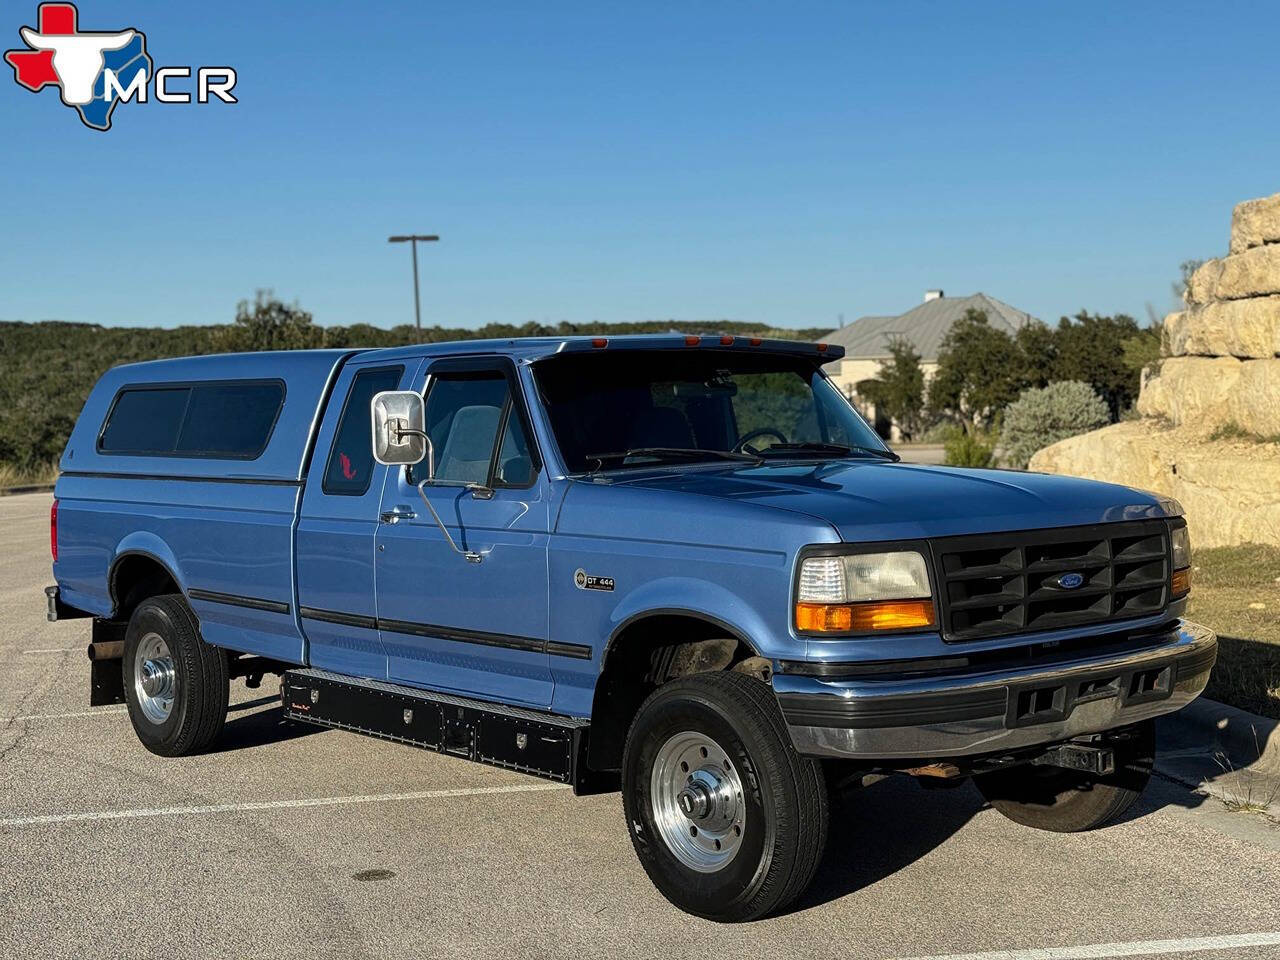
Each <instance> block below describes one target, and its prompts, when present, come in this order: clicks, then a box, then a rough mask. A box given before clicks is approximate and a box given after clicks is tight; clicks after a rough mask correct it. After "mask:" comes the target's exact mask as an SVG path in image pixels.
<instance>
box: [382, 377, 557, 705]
mask: <svg viewBox="0 0 1280 960" xmlns="http://www.w3.org/2000/svg"><path fill="white" fill-rule="evenodd" d="M424 386H425V390H426V394H425V395H426V425H427V434H428V435H429V436H430V437H431V441H432V446H433V449H434V451H435V465H436V477H437V479H439V480H447V481H451V482H454V483H458V484H461V483H473V484H478V485H480V487H481V488H482V489H480V490H471V489H465V488H463V487H461V486H433V485H431V484H428V485H426V486H425V487H424V488H423V490H424V492H425V494H426V496H427V497H428V498H429V502H430V505H431V507H434V509H435V511H436V513H437V514H438V515H439V518H440V521H441V523H443V524H444V525H445V526H446V527H447V528H448V531H449V533H450V535H451V536H452V537H453V539H454V540H455V541H456V542H457V544H458V546H459V547H460V548H461V549H463V550H471V551H476V552H478V553H480V554H481V555H482V560H481V561H480V562H479V563H472V562H469V561H468V560H466V559H464V557H462V556H460V555H459V554H458V553H457V552H455V551H454V549H453V547H451V546H450V544H449V541H448V539H447V538H446V537H445V536H444V534H443V532H442V531H441V529H440V527H439V526H438V525H437V524H436V522H435V520H434V519H433V518H432V516H431V512H430V510H429V509H428V507H427V504H426V503H424V502H423V501H422V499H421V497H420V496H419V493H418V490H417V489H416V488H415V483H414V481H416V480H418V479H421V477H412V474H411V473H410V472H409V471H406V470H405V469H403V468H401V469H395V470H389V471H388V474H387V478H386V486H385V488H384V490H383V498H382V520H381V521H380V522H379V524H378V533H377V538H376V539H377V550H376V553H375V557H376V561H375V562H376V565H377V599H378V626H379V631H380V635H381V638H382V643H383V646H384V647H385V649H386V652H387V657H388V674H389V677H390V679H391V680H393V681H396V682H400V683H408V684H413V685H415V686H424V687H430V688H433V689H439V690H448V691H453V692H457V693H462V694H469V695H473V696H480V697H483V698H486V699H493V700H500V701H504V702H508V703H519V704H530V705H537V706H546V705H548V704H550V702H551V688H552V681H551V671H550V669H549V666H548V661H547V652H546V638H547V542H548V530H549V516H550V513H549V509H548V490H547V485H546V479H545V476H544V471H543V470H542V469H541V466H542V464H541V458H540V456H539V455H538V451H537V448H536V444H535V441H534V434H533V431H532V429H531V424H530V421H529V415H528V409H527V407H526V405H525V401H524V397H523V394H522V391H521V387H520V382H519V378H518V377H517V376H516V371H515V367H514V364H512V363H511V362H510V361H509V360H507V359H506V358H493V357H484V358H479V357H470V358H445V359H439V360H435V361H433V362H429V364H428V367H427V371H426V383H425V385H424ZM425 469H426V467H425V464H423V465H420V466H419V467H417V468H415V470H416V471H417V472H419V473H422V472H423V471H425ZM411 477H412V479H411Z"/></svg>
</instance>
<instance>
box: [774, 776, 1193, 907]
mask: <svg viewBox="0 0 1280 960" xmlns="http://www.w3.org/2000/svg"><path fill="white" fill-rule="evenodd" d="M1203 802H1204V798H1203V797H1200V796H1197V795H1195V794H1192V793H1191V792H1190V791H1188V790H1186V789H1185V788H1180V787H1177V786H1175V785H1174V784H1171V783H1168V782H1165V781H1163V780H1160V779H1158V778H1153V780H1152V782H1151V785H1150V786H1149V787H1148V788H1147V790H1146V792H1145V793H1144V794H1143V797H1142V799H1141V800H1140V801H1139V802H1138V803H1136V804H1134V806H1133V807H1132V808H1131V809H1130V810H1129V811H1128V812H1127V813H1126V814H1125V815H1124V816H1123V817H1121V818H1120V819H1119V820H1117V821H1116V823H1117V824H1121V823H1127V822H1129V821H1132V820H1138V819H1141V818H1142V817H1145V816H1147V815H1148V814H1150V813H1153V812H1155V811H1156V810H1159V809H1161V808H1163V807H1166V806H1170V805H1177V806H1185V807H1194V806H1198V805H1199V804H1200V803H1203ZM986 806H987V804H986V801H985V800H983V798H982V795H981V794H980V793H978V791H977V789H976V788H975V787H974V786H973V785H972V784H971V783H964V784H962V785H960V786H957V787H954V788H932V789H926V788H924V787H921V786H920V785H919V784H918V783H916V782H914V781H913V780H912V779H911V778H909V777H904V776H891V777H888V778H886V779H884V780H880V781H878V782H876V783H872V784H870V785H869V786H866V787H861V788H857V787H855V788H853V789H850V790H845V791H843V792H842V793H841V794H840V795H839V797H836V796H833V797H832V805H831V826H830V833H829V835H828V838H827V850H826V854H825V855H824V857H823V859H822V863H821V864H820V865H819V867H818V873H817V875H816V876H815V877H814V880H813V883H812V884H811V885H810V886H809V889H808V890H807V891H806V892H805V893H804V894H803V895H802V896H801V897H800V899H799V900H797V901H796V902H795V903H794V904H793V905H792V906H791V907H790V908H789V909H788V910H786V911H784V914H785V913H794V912H800V911H804V910H807V909H809V908H811V907H817V906H821V905H822V904H825V903H829V902H831V901H833V900H838V899H840V898H842V897H846V896H848V895H849V894H852V893H856V892H858V891H859V890H862V889H864V888H866V887H870V886H872V885H874V884H876V883H878V882H879V881H881V880H884V879H886V878H888V877H891V876H892V875H893V874H895V873H897V872H898V871H899V870H903V869H905V868H906V867H909V866H910V865H911V864H913V863H915V862H916V861H917V860H920V859H921V858H923V857H925V856H927V855H928V854H929V853H930V852H932V851H933V850H934V849H936V848H937V847H939V846H941V845H942V844H944V843H946V842H947V840H949V839H950V838H951V837H952V836H953V835H954V834H955V833H957V832H959V831H960V830H961V829H962V828H963V827H964V826H965V824H967V823H968V822H969V821H970V820H971V819H972V818H973V817H974V815H975V814H977V813H980V812H981V811H982V810H984V809H986ZM1008 826H1009V828H1010V829H1011V830H1025V829H1026V828H1023V827H1019V826H1017V825H1016V824H1013V823H1010V824H1009V825H1008ZM1113 826H1114V824H1113ZM1104 829H1105V828H1104Z"/></svg>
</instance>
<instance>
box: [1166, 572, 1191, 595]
mask: <svg viewBox="0 0 1280 960" xmlns="http://www.w3.org/2000/svg"><path fill="white" fill-rule="evenodd" d="M1169 590H1170V592H1171V593H1172V595H1173V598H1174V599H1175V600H1176V599H1178V598H1179V597H1185V596H1186V595H1187V594H1188V593H1190V592H1191V568H1190V567H1183V568H1182V569H1181V570H1175V571H1173V576H1172V577H1171V578H1170V581H1169Z"/></svg>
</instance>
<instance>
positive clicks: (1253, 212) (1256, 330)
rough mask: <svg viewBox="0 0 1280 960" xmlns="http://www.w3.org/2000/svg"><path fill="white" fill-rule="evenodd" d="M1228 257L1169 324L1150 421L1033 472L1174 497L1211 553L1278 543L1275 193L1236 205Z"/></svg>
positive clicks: (1061, 447) (1066, 448) (1070, 450)
mask: <svg viewBox="0 0 1280 960" xmlns="http://www.w3.org/2000/svg"><path fill="white" fill-rule="evenodd" d="M1229 250H1230V252H1229V253H1228V255H1227V256H1225V257H1221V258H1219V259H1215V260H1209V261H1207V262H1205V263H1204V264H1203V265H1202V266H1201V267H1200V268H1199V269H1198V270H1196V271H1195V273H1194V274H1192V276H1191V278H1190V280H1189V282H1188V285H1187V294H1186V309H1184V310H1181V311H1179V312H1177V313H1173V314H1170V315H1169V316H1168V317H1167V318H1166V319H1165V322H1164V330H1163V340H1162V342H1163V354H1164V357H1165V359H1164V360H1163V361H1162V363H1161V366H1160V370H1159V372H1158V373H1157V374H1155V375H1153V376H1150V377H1148V378H1147V379H1146V381H1145V382H1144V383H1143V386H1142V392H1141V395H1140V396H1139V398H1138V413H1139V414H1140V415H1141V417H1142V418H1143V419H1141V420H1139V421H1136V422H1131V423H1122V424H1116V425H1115V426H1112V427H1107V428H1105V429H1103V430H1098V431H1095V432H1093V433H1088V434H1084V435H1083V436H1079V437H1072V438H1071V439H1070V440H1064V441H1062V442H1061V443H1057V444H1054V445H1053V446H1051V447H1046V448H1045V449H1044V450H1041V451H1039V452H1038V453H1037V454H1036V455H1035V456H1034V457H1032V458H1031V469H1032V470H1042V471H1045V472H1048V473H1069V474H1075V475H1077V476H1087V477H1094V478H1095V479H1099V480H1109V481H1112V482H1116V483H1127V484H1130V485H1132V486H1138V487H1144V488H1146V489H1150V490H1156V491H1158V492H1160V493H1166V494H1169V495H1170V496H1174V497H1177V498H1178V499H1179V500H1180V501H1182V504H1183V506H1184V507H1185V508H1186V511H1187V518H1188V523H1189V524H1190V525H1191V528H1192V535H1193V537H1194V539H1195V540H1196V541H1197V542H1198V543H1200V544H1203V545H1205V546H1222V545H1228V544H1237V543H1247V542H1252V543H1272V544H1278V545H1280V194H1277V195H1276V196H1273V197H1265V198H1263V199H1260V200H1249V201H1247V202H1245V203H1242V204H1240V205H1239V206H1237V207H1236V209H1235V212H1234V214H1233V216H1232V219H1231V244H1230V248H1229Z"/></svg>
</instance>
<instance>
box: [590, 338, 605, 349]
mask: <svg viewBox="0 0 1280 960" xmlns="http://www.w3.org/2000/svg"><path fill="white" fill-rule="evenodd" d="M591 345H592V346H593V347H595V348H596V349H597V350H603V349H604V348H605V347H607V346H608V345H609V341H608V340H607V339H606V338H605V337H596V338H595V339H594V340H592V341H591Z"/></svg>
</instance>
